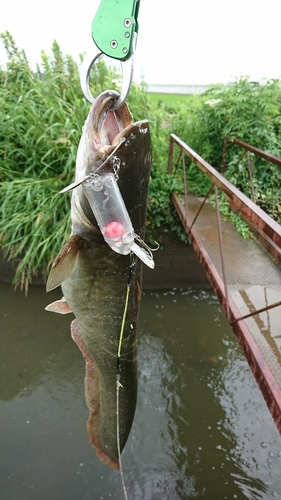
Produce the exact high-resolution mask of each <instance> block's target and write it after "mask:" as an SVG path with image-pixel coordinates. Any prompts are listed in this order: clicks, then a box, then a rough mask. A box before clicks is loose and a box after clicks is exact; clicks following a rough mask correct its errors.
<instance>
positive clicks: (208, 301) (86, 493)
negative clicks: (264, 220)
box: [0, 284, 281, 500]
mask: <svg viewBox="0 0 281 500" xmlns="http://www.w3.org/2000/svg"><path fill="white" fill-rule="evenodd" d="M0 295H1V300H0V304H1V305H0V314H1V323H0V325H1V327H0V328H1V331H0V341H1V351H0V370H1V375H0V377H1V378H0V380H1V385H0V425H1V433H0V464H1V466H0V500H105V499H111V500H122V499H123V498H124V495H123V490H122V484H121V479H120V475H119V473H118V472H114V471H110V470H109V469H108V468H107V467H106V466H105V465H103V464H102V463H101V462H100V461H99V460H98V459H97V457H96V454H95V451H94V450H93V449H92V448H91V447H90V445H89V444H88V438H87V433H86V428H85V422H86V419H87V417H88V410H87V408H86V404H85V401H84V388H83V379H84V369H85V367H84V360H83V358H82V355H81V353H80V351H79V349H78V348H77V346H76V344H74V342H73V341H72V339H71V337H70V330H69V324H70V320H71V317H70V315H66V316H61V315H58V314H53V313H47V312H45V311H44V307H45V306H46V305H47V304H48V303H49V302H51V301H52V300H55V299H56V298H59V297H60V293H59V292H58V291H54V292H52V293H50V294H48V295H46V294H45V291H44V289H43V288H42V287H31V288H30V291H29V294H28V296H27V297H25V296H24V294H22V293H21V292H14V291H12V290H11V289H10V286H9V285H6V284H0ZM139 339H140V341H139V356H138V360H139V394H138V405H137V411H136V416H135V421H134V424H133V428H132V431H131V434H130V437H129V440H128V442H127V445H126V447H125V450H124V452H123V454H122V459H123V469H124V479H125V483H126V487H127V493H128V498H129V500H160V499H161V500H163V499H164V500H166V499H167V500H178V499H182V500H183V499H186V500H187V499H197V500H201V499H204V500H205V499H207V500H223V499H238V500H240V499H257V500H260V499H266V500H268V499H270V498H277V499H278V498H279V499H281V438H280V435H279V433H278V431H277V430H276V427H275V425H274V423H273V421H272V418H271V416H270V413H269V411H268V409H267V407H266V404H265V402H264V400H263V398H262V396H261V394H260V392H259V389H258V387H257V385H256V382H255V380H254V378H253V376H252V374H251V371H250V369H249V367H248V365H247V362H246V361H245V359H244V357H243V355H242V354H241V352H240V349H239V347H238V345H237V342H236V339H235V336H234V334H233V333H232V330H231V329H230V327H229V325H228V323H227V322H226V319H225V317H224V314H223V312H222V310H221V307H220V305H219V303H218V301H217V299H216V298H215V296H214V294H213V293H212V292H210V291H204V290H200V291H198V290H197V291H195V290H171V291H167V292H161V293H159V292H157V293H153V292H146V293H144V294H143V297H142V304H141V315H140V322H139Z"/></svg>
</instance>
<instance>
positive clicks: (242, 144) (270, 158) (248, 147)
mask: <svg viewBox="0 0 281 500" xmlns="http://www.w3.org/2000/svg"><path fill="white" fill-rule="evenodd" d="M230 143H232V144H236V145H237V146H239V147H240V148H243V149H246V151H250V153H254V154H255V155H256V156H259V157H260V158H263V159H264V160H267V161H269V162H270V163H274V165H278V167H281V158H279V157H278V156H275V155H273V154H271V153H267V152H266V151H263V150H262V149H259V148H257V147H256V146H252V144H248V142H244V141H241V139H238V138H237V137H235V138H234V139H229V138H226V139H225V140H224V144H225V146H226V147H227V145H228V144H230Z"/></svg>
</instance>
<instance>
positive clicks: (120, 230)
mask: <svg viewBox="0 0 281 500" xmlns="http://www.w3.org/2000/svg"><path fill="white" fill-rule="evenodd" d="M124 232H125V231H124V227H123V225H122V224H120V222H110V223H109V224H107V226H106V228H105V234H106V236H107V237H108V238H116V237H117V236H121V235H122V234H124Z"/></svg>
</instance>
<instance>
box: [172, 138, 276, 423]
mask: <svg viewBox="0 0 281 500" xmlns="http://www.w3.org/2000/svg"><path fill="white" fill-rule="evenodd" d="M241 142H242V141H239V143H240V145H241ZM244 144H245V143H244ZM175 149H177V150H178V151H179V154H178V159H177V161H176V162H175V163H176V168H177V166H178V164H179V161H180V159H181V161H182V170H183V172H182V176H183V182H184V186H183V190H182V191H183V192H184V195H178V194H177V193H176V192H175V191H173V192H172V202H173V204H174V206H175V208H176V210H177V212H178V214H179V216H180V218H181V221H182V223H183V225H184V227H185V230H186V232H187V234H188V235H189V238H190V240H191V242H192V244H193V247H194V250H195V252H196V253H197V255H198V257H199V260H200V262H201V264H202V265H203V267H204V269H205V271H206V274H207V276H208V278H209V281H210V282H211V284H212V286H213V289H214V291H215V292H216V294H217V296H218V298H219V300H220V303H221V305H222V307H223V309H224V311H225V313H226V316H227V319H228V321H229V323H230V325H231V327H232V329H233V331H234V333H235V334H236V336H237V339H238V341H239V343H240V345H241V347H242V350H243V351H244V354H245V357H246V358H247V360H248V363H249V365H250V367H251V369H252V372H253V374H254V376H255V378H256V380H257V383H258V385H259V387H260V389H261V392H262V393H263V396H264V398H265V400H266V403H267V405H268V407H269V409H270V412H271V414H272V417H273V419H274V420H275V423H276V425H277V427H278V429H279V432H280V433H281V388H280V387H279V385H278V384H277V382H276V379H275V378H274V376H273V375H272V372H271V369H270V367H269V365H268V364H267V362H266V360H265V358H264V356H263V354H262V353H261V351H260V349H259V347H258V346H257V343H256V341H255V339H254V337H253V336H252V333H251V332H250V330H249V327H248V325H247V323H246V321H247V318H249V317H250V316H254V317H255V316H256V315H258V314H260V313H261V312H263V311H269V309H272V308H276V307H278V306H279V307H280V305H281V301H279V302H275V303H274V304H273V303H272V304H267V303H266V307H263V308H261V309H255V310H253V311H250V312H249V314H246V315H242V316H241V312H240V310H239V308H238V306H237V305H236V302H235V301H234V298H233V295H232V293H228V285H227V280H226V274H225V265H224V261H225V256H224V245H223V241H222V229H221V219H220V211H219V202H218V195H217V191H218V188H219V189H221V190H222V191H223V192H224V193H225V195H226V197H227V199H228V201H229V204H230V208H231V209H232V210H233V211H234V212H236V213H238V214H240V215H241V217H242V218H243V219H244V220H245V221H247V223H248V224H249V225H250V227H255V228H256V229H257V231H258V232H259V234H260V235H262V239H263V240H264V243H265V246H269V247H270V249H271V252H272V253H273V254H275V257H277V260H278V261H279V262H280V261H281V257H280V256H281V226H280V225H279V224H278V223H277V222H275V221H274V220H273V219H271V218H270V217H269V215H268V214H266V213H265V212H264V211H263V210H262V209H261V208H260V207H258V206H257V205H256V204H255V203H254V202H253V201H252V200H250V199H249V198H248V197H247V196H245V195H244V194H243V193H241V192H240V191H239V190H238V189H237V188H236V187H235V186H234V185H233V184H231V183H230V182H229V181H228V180H227V179H225V177H224V176H223V175H222V174H221V173H219V172H218V171H217V170H215V169H214V168H213V167H212V166H211V165H210V164H209V163H208V162H206V161H205V160H204V159H203V158H201V157H200V156H199V155H198V154H197V153H196V152H195V151H193V150H192V149H191V148H190V147H189V146H188V145H187V144H185V143H184V142H183V141H182V140H181V139H180V138H179V137H177V136H176V135H175V134H171V136H170V147H169V160H168V172H169V174H171V175H173V174H174V173H175V172H174V168H173V164H174V153H175ZM270 156H271V159H272V155H270ZM186 157H188V158H190V160H191V162H192V164H195V165H196V166H197V167H198V168H199V169H200V170H201V171H202V172H203V173H204V174H205V175H206V176H207V177H208V178H209V179H210V180H211V182H212V185H211V188H210V189H209V192H208V194H207V196H206V197H205V198H204V199H203V201H202V202H201V205H200V206H199V209H198V208H197V213H196V214H195V215H193V216H192V217H191V215H190V213H191V212H190V211H189V207H188V202H189V198H188V185H187V182H188V175H187V170H186V164H185V159H186ZM266 159H268V155H267V158H266ZM276 160H278V162H279V161H280V160H279V159H277V158H276ZM280 163H281V161H280ZM277 164H278V165H279V163H277ZM212 190H214V192H215V203H216V217H217V230H218V245H219V250H220V259H221V272H219V269H218V267H216V266H215V265H214V262H213V261H212V258H211V256H210V255H209V253H208V250H207V248H206V246H205V244H204V241H203V240H202V239H201V238H200V234H199V232H198V231H197V227H199V225H198V226H197V225H195V222H196V220H197V219H198V217H199V216H200V213H201V211H202V209H203V207H204V205H205V203H206V200H207V198H208V197H209V195H210V193H211V192H212ZM183 197H184V199H182V198H183ZM197 201H198V200H197ZM198 203H199V201H198ZM198 203H197V204H196V205H198ZM193 214H194V209H193Z"/></svg>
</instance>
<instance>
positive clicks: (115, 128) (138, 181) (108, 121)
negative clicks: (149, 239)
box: [47, 92, 151, 469]
mask: <svg viewBox="0 0 281 500" xmlns="http://www.w3.org/2000/svg"><path fill="white" fill-rule="evenodd" d="M115 100H116V94H115V93H112V92H105V93H103V94H101V95H100V96H99V97H98V98H97V99H96V100H95V102H94V104H93V105H92V108H91V110H90V113H89V116H88V118H87V120H86V122H85V125H84V127H83V133H82V137H81V140H80V144H79V148H78V154H77V162H76V175H75V182H77V181H81V180H83V179H84V178H85V176H87V175H88V174H89V173H90V172H95V171H96V170H97V169H99V168H100V166H101V165H102V164H105V167H104V168H105V169H106V170H107V171H108V172H112V171H113V170H116V166H117V165H118V176H119V180H118V185H119V189H120V191H121V194H122V196H123V200H124V202H125V205H126V208H127V210H128V213H129V216H130V218H131V221H132V224H133V227H134V230H135V232H136V234H138V235H139V236H140V237H141V238H143V237H144V231H145V220H146V203H147V191H148V182H149V175H150V165H151V143H150V134H149V128H148V123H147V121H145V120H144V121H140V122H136V123H133V121H132V117H131V114H130V112H129V110H128V107H127V105H126V104H124V105H123V106H121V108H119V109H118V110H116V111H112V110H111V109H110V108H111V106H112V105H113V103H114V102H115ZM114 151H116V153H114ZM112 153H114V154H112ZM107 158H110V160H108V162H107V163H106V162H105V160H106V159H107ZM71 222H72V235H71V237H70V239H69V241H68V242H67V243H66V245H65V246H64V247H63V249H62V251H61V252H60V254H59V255H58V257H57V259H56V260H55V262H54V264H53V267H52V270H51V273H50V276H49V278H48V282H47V290H51V289H53V288H55V287H56V286H58V285H59V284H61V287H62V291H63V294H64V298H63V300H62V301H58V302H56V303H54V304H51V305H50V306H48V307H47V309H48V310H53V311H55V312H62V313H65V312H69V311H72V312H73V313H74V315H75V320H74V321H73V322H72V324H71V334H72V337H73V339H74V340H75V342H76V343H77V345H78V346H79V348H80V350H81V351H82V354H83V356H84V358H85V361H86V376H85V397H86V402H87V405H88V408H89V411H90V416H89V419H88V422H87V430H88V434H89V438H90V443H91V444H92V446H94V447H95V448H96V450H97V454H98V456H99V458H100V459H101V460H103V461H104V462H105V463H107V464H108V465H109V467H111V468H112V469H118V468H119V456H118V447H117V417H116V413H117V406H116V368H117V352H118V344H119V339H120V331H121V324H122V318H123V314H124V307H125V299H126V293H127V287H128V276H129V273H131V277H130V294H129V301H128V309H127V313H126V318H125V327H124V334H123V340H122V349H121V378H120V383H121V387H120V390H119V408H118V410H119V437H120V450H121V451H122V449H123V448H124V446H125V444H126V441H127V438H128V435H129V432H130V429H131V426H132V423H133V418H134V413H135V408H136V401H137V319H138V312H139V303H140V290H141V263H140V261H139V259H136V261H135V263H134V265H133V266H132V267H131V268H130V266H131V265H132V261H131V257H130V256H129V255H120V254H117V253H115V252H114V251H112V249H111V248H110V247H109V246H108V245H107V244H106V243H105V241H104V239H103V237H102V235H101V232H100V230H99V227H98V225H97V223H96V220H95V218H94V215H93V213H92V211H91V208H90V206H89V204H88V201H87V199H86V197H85V195H84V192H83V187H82V186H81V185H80V186H78V187H76V188H75V189H74V190H73V194H72V202H71ZM130 269H131V271H130Z"/></svg>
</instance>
